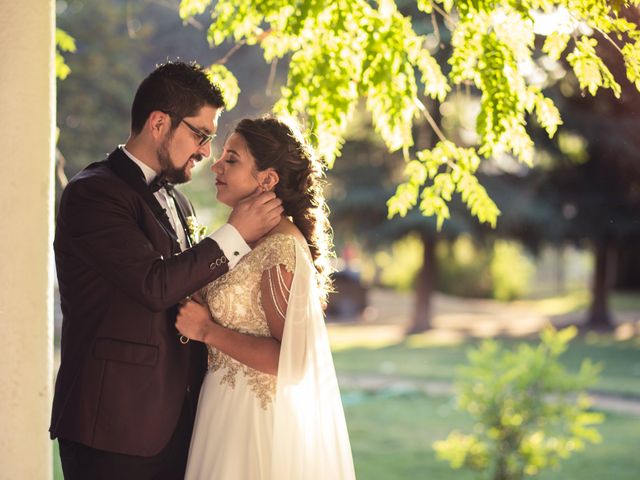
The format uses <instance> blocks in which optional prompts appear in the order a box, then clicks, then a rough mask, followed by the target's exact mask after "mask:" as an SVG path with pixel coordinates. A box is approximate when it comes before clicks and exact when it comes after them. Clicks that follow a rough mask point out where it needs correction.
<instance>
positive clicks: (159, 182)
mask: <svg viewBox="0 0 640 480" xmlns="http://www.w3.org/2000/svg"><path fill="white" fill-rule="evenodd" d="M149 188H150V189H151V191H152V192H153V193H155V192H157V191H158V190H160V189H161V188H164V189H165V190H166V191H167V192H170V191H171V190H173V184H172V183H169V181H168V180H167V179H166V177H165V176H164V175H158V176H157V177H156V178H154V179H153V180H152V181H151V183H150V184H149Z"/></svg>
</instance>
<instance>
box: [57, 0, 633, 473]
mask: <svg viewBox="0 0 640 480" xmlns="http://www.w3.org/2000/svg"><path fill="white" fill-rule="evenodd" d="M397 3H398V5H399V6H400V7H401V9H403V13H405V14H406V15H414V14H415V16H416V19H415V21H414V28H415V29H416V31H421V32H422V33H425V32H426V33H428V32H430V31H432V30H433V28H434V25H433V24H432V23H431V21H429V20H428V17H424V16H423V17H421V18H420V19H419V18H418V16H417V13H418V12H417V11H416V12H414V11H412V10H411V9H412V8H415V5H414V3H413V2H401V1H400V2H397ZM56 5H57V26H58V27H59V28H61V29H63V30H64V31H66V32H67V33H68V34H69V35H71V36H72V37H74V39H75V42H76V47H77V49H76V51H75V52H73V53H68V54H65V62H66V63H67V65H68V66H69V67H70V73H69V75H68V76H67V77H66V78H65V79H64V80H63V81H58V99H57V124H58V127H59V140H58V152H57V168H56V177H57V179H58V183H57V188H56V198H59V195H60V193H61V191H62V189H63V186H64V184H65V182H66V181H67V179H69V178H71V177H72V176H73V175H75V174H76V173H77V172H78V171H80V170H81V169H82V168H84V167H85V166H86V165H88V164H89V163H91V162H93V161H96V160H100V159H103V158H104V157H105V156H106V155H107V154H108V153H109V152H111V151H112V150H113V149H114V148H115V146H117V145H118V144H122V143H124V142H125V140H126V139H127V137H128V134H129V109H130V105H131V102H132V100H133V95H134V93H135V89H136V88H137V85H138V84H139V83H140V81H141V80H142V79H143V78H144V77H145V76H146V75H147V74H148V73H149V72H150V71H151V70H153V68H154V67H155V65H156V64H158V63H162V62H165V61H166V60H176V59H180V60H183V61H191V60H195V61H197V62H198V63H200V64H201V65H210V64H212V63H214V62H216V61H218V60H220V59H221V58H223V57H224V56H225V55H227V54H228V53H229V52H230V51H232V50H233V51H232V55H231V56H230V57H229V59H228V61H227V62H226V66H227V68H229V69H230V70H231V71H232V72H233V73H234V74H235V76H236V77H237V79H238V82H239V87H240V89H241V92H240V97H239V101H238V104H237V105H236V106H235V108H233V109H232V110H230V111H228V112H225V113H224V114H223V116H222V118H221V121H220V129H219V132H218V137H217V139H216V141H215V142H214V143H215V145H214V147H215V148H214V150H215V151H214V156H215V155H216V153H217V152H219V151H220V147H221V145H222V143H223V141H224V139H225V137H226V136H227V135H228V134H229V132H230V131H231V129H232V128H233V126H234V125H235V123H236V122H237V121H238V120H239V119H241V118H244V117H254V116H258V115H260V114H263V113H266V112H268V111H270V109H271V108H272V106H273V104H274V103H275V101H276V100H277V99H278V97H279V89H280V86H281V85H282V84H283V82H284V81H285V79H286V62H284V61H282V62H280V64H279V65H276V66H275V67H274V66H272V65H269V64H267V63H265V61H264V59H263V58H262V52H261V51H260V50H259V49H258V48H257V47H250V46H242V47H240V48H238V49H234V48H233V47H234V46H233V45H231V44H228V45H226V44H225V45H223V46H222V47H219V48H216V49H211V48H210V47H209V45H208V43H207V39H206V29H207V27H208V22H207V18H206V16H203V17H202V18H200V17H196V18H194V19H192V20H190V21H188V22H186V23H183V22H182V20H181V19H180V18H179V15H178V6H179V5H178V2H177V1H174V0H139V1H131V0H112V1H110V2H88V1H80V0H67V1H58V2H57V3H56ZM439 34H440V35H442V41H443V43H444V44H445V46H443V47H442V48H443V50H446V41H447V40H448V39H447V38H446V35H447V32H446V31H442V32H440V33H439ZM614 53H615V52H611V57H610V58H609V60H611V63H610V64H609V65H610V67H611V69H612V70H613V71H614V73H620V74H623V73H624V72H623V70H621V69H622V66H621V65H617V64H616V63H615V62H616V59H615V55H613V54H614ZM602 55H603V56H604V57H605V58H606V56H607V52H606V51H605V52H604V53H603V54H602ZM443 68H445V65H444V64H443ZM546 74H547V75H548V76H549V81H548V83H547V85H548V87H547V89H546V93H547V95H549V96H550V97H552V98H553V99H554V101H555V102H556V105H557V106H558V108H559V109H560V111H561V114H562V117H563V120H564V125H563V126H562V127H561V129H560V130H559V131H558V134H557V137H556V139H555V140H554V141H553V142H552V141H550V140H549V139H548V138H547V137H546V135H544V133H543V132H542V131H540V132H537V131H536V127H532V128H531V135H532V136H533V137H534V139H535V140H536V154H535V161H534V164H533V166H531V167H529V166H526V165H524V164H522V163H518V162H516V161H515V160H513V159H511V158H510V157H507V156H504V157H501V158H493V159H491V160H488V161H486V162H484V164H483V165H482V167H481V169H480V173H479V175H478V177H479V179H480V181H481V183H482V184H483V185H484V186H485V188H486V189H487V191H488V193H489V195H490V196H491V198H493V199H494V200H495V201H496V203H497V204H498V207H499V208H500V209H501V211H502V215H501V216H500V218H499V220H498V225H497V228H495V229H491V228H489V227H485V226H482V225H480V224H479V223H478V221H477V220H476V219H474V218H472V217H471V215H470V214H469V213H468V211H467V209H466V207H465V206H464V205H463V204H462V202H459V201H456V200H455V199H454V201H453V202H452V204H451V207H450V208H451V211H452V218H451V219H450V220H447V221H446V222H445V224H444V226H443V228H442V229H441V230H440V231H438V229H437V228H436V222H435V220H434V219H432V218H429V217H424V216H422V215H421V214H420V212H418V211H415V212H410V213H409V214H408V215H407V216H406V217H404V218H400V217H395V218H393V219H392V220H388V219H387V203H386V202H387V200H388V199H389V197H391V196H392V195H393V193H394V192H395V188H396V186H397V184H398V183H399V182H400V181H401V180H402V178H403V173H404V167H405V162H404V159H403V157H402V155H401V154H390V153H388V150H387V148H386V147H385V146H384V144H383V143H382V142H381V140H379V138H378V137H377V135H376V134H375V132H374V130H373V128H372V126H371V119H370V118H369V117H368V116H367V115H365V114H364V113H362V114H359V115H356V118H355V119H354V121H353V122H352V125H351V127H350V130H349V132H348V135H347V141H346V143H345V145H344V148H343V151H342V156H341V157H340V158H338V159H337V161H336V163H335V166H334V168H333V169H331V170H330V171H328V173H327V177H328V189H327V191H326V194H327V197H328V200H329V205H330V208H331V216H330V219H331V222H332V225H333V229H334V242H335V247H336V262H335V268H336V273H335V275H334V281H335V287H336V292H334V293H333V294H332V295H331V298H330V303H329V307H328V310H327V321H328V323H329V328H330V335H331V341H332V347H333V350H334V360H335V364H336V368H337V370H338V375H339V378H340V382H341V386H342V390H343V401H344V404H345V407H346V413H347V421H348V424H349V430H350V434H351V437H352V446H353V450H354V457H355V461H356V469H357V473H358V476H359V478H362V479H396V478H397V479H404V478H438V479H439V478H462V479H466V478H477V477H474V476H473V475H472V473H469V472H463V471H455V470H452V469H451V468H450V467H449V465H447V462H444V461H442V460H439V459H438V458H437V454H436V451H435V450H434V448H433V444H434V442H437V441H439V440H442V439H444V438H446V437H447V435H448V434H449V433H450V432H451V431H453V430H456V429H457V430H469V429H471V428H472V426H473V425H474V422H475V420H474V419H473V417H472V416H471V415H470V414H469V412H465V411H464V410H460V409H457V408H456V406H457V405H458V403H457V402H458V401H459V400H460V396H459V390H456V389H455V385H456V382H457V381H458V380H459V379H460V378H461V377H460V373H459V367H461V366H463V365H466V364H468V362H469V359H468V358H467V353H468V352H469V351H470V349H474V348H476V347H478V346H479V345H480V344H481V342H482V340H483V339H485V338H498V339H499V340H500V342H501V345H504V346H506V347H507V348H508V347H513V348H515V347H516V345H519V344H521V343H522V342H524V343H525V344H530V345H537V342H538V340H537V339H538V335H539V333H540V332H541V330H542V329H543V328H544V327H545V326H546V325H549V324H553V325H555V326H557V327H563V326H568V325H575V326H578V327H579V331H580V334H579V335H578V336H577V338H575V339H574V340H573V341H572V342H571V343H570V345H569V346H568V348H567V350H566V352H564V353H562V355H561V356H560V357H559V361H560V363H561V365H562V366H563V368H566V369H567V371H568V372H569V374H570V376H571V375H572V374H573V373H575V375H576V376H578V372H579V368H580V365H581V362H582V361H583V360H584V359H585V358H589V359H591V360H592V361H593V362H596V363H599V364H600V365H601V372H600V374H599V376H598V379H597V380H596V381H595V382H594V383H593V384H592V385H591V386H590V387H589V390H590V392H591V393H592V398H594V400H595V407H594V408H595V410H597V411H599V412H603V413H604V421H603V423H601V424H600V426H599V430H600V433H601V436H602V441H601V442H599V443H594V444H591V443H589V444H588V445H585V448H586V449H587V451H586V453H585V452H583V453H580V454H577V455H575V456H572V457H571V458H570V459H569V460H567V461H566V462H563V463H562V466H561V467H560V470H551V471H548V472H543V473H541V474H540V475H539V478H545V479H547V478H548V479H550V478H567V479H570V478H582V479H586V478H594V479H595V478H598V479H601V478H612V479H614V478H615V479H631V478H634V479H635V478H637V474H638V472H640V459H638V457H637V454H636V453H635V452H636V451H637V448H638V447H640V334H639V333H640V247H639V245H640V243H639V242H640V136H639V135H638V134H637V128H638V125H640V123H639V122H638V120H640V95H639V94H638V91H637V90H635V89H633V88H632V87H631V86H630V85H629V84H625V83H624V82H622V83H623V87H624V89H623V94H622V96H621V98H620V99H615V98H614V97H613V95H611V94H610V93H608V92H600V93H598V95H596V96H595V97H591V96H585V95H583V93H582V92H581V90H580V89H579V87H578V83H577V81H576V79H575V78H573V76H572V75H571V74H568V73H567V72H566V71H564V70H562V69H559V70H557V71H554V70H553V69H552V68H550V69H549V70H548V71H547V72H546ZM478 110H479V98H476V97H474V96H473V95H469V94H468V92H459V95H457V94H455V93H454V94H452V95H450V96H449V97H448V98H447V101H446V102H444V103H442V104H441V105H440V106H439V108H438V109H437V110H435V112H434V114H435V115H434V116H435V117H437V118H438V120H439V121H440V122H441V125H442V127H443V129H444V130H445V133H446V134H447V136H448V137H450V138H452V139H455V140H458V141H461V142H463V143H467V144H473V143H474V141H475V140H476V139H475V137H474V136H475V135H476V134H475V121H476V120H475V117H476V115H477V112H478ZM363 112H364V109H363ZM432 137H433V134H432V133H431V130H430V128H429V127H428V125H427V124H426V122H425V123H424V124H420V123H417V124H416V127H415V132H414V138H416V142H417V143H418V145H420V144H422V145H423V146H425V145H430V143H432V141H433V138H432ZM209 166H210V162H201V164H200V165H199V166H198V167H197V170H196V171H195V173H194V180H193V181H192V182H191V183H189V184H188V185H185V186H183V187H181V189H182V190H183V191H184V192H185V193H186V194H187V195H188V196H189V197H190V199H191V200H192V201H193V203H194V204H195V206H196V211H197V212H198V216H199V219H200V221H201V222H202V223H204V224H206V225H208V226H209V231H212V230H214V229H215V228H217V227H218V226H219V225H221V224H222V223H224V222H225V220H226V217H227V215H228V210H227V209H226V207H224V206H222V205H219V204H218V203H217V202H216V200H215V186H214V178H213V175H212V173H211V172H210V170H209ZM56 308H59V305H58V304H56ZM59 322H60V315H59V312H58V313H57V314H56V325H57V327H58V330H57V331H58V332H59ZM505 368H506V367H505ZM572 372H573V373H572ZM456 393H458V395H456ZM570 450H571V449H570ZM55 468H57V469H58V468H59V467H58V466H57V465H56V467H55ZM612 469H613V470H612ZM611 472H615V473H611ZM58 475H59V470H58ZM505 478H506V477H505Z"/></svg>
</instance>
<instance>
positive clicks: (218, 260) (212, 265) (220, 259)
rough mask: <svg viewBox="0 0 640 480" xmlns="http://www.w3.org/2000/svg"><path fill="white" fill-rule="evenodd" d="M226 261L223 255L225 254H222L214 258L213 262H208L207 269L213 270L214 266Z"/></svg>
mask: <svg viewBox="0 0 640 480" xmlns="http://www.w3.org/2000/svg"><path fill="white" fill-rule="evenodd" d="M227 261H228V260H227V257H225V256H224V255H223V256H222V257H220V258H217V259H216V260H215V262H211V263H210V264H209V269H210V270H215V268H216V267H219V266H220V265H223V264H225V263H227Z"/></svg>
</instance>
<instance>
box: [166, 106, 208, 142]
mask: <svg viewBox="0 0 640 480" xmlns="http://www.w3.org/2000/svg"><path fill="white" fill-rule="evenodd" d="M161 111H162V112H163V113H166V114H167V115H170V116H172V117H176V118H180V117H178V115H176V114H175V113H173V112H165V111H164V110H161ZM180 121H181V122H182V123H184V124H185V125H186V126H187V127H188V128H189V130H191V131H192V132H193V133H195V134H196V136H197V137H198V138H199V139H200V140H198V146H200V147H203V146H204V145H206V144H207V143H211V142H212V141H213V139H214V138H216V134H215V133H213V134H211V135H208V134H206V133H204V132H203V131H202V130H200V129H199V128H196V127H194V126H193V125H191V124H190V123H189V122H187V121H186V120H185V119H184V118H180Z"/></svg>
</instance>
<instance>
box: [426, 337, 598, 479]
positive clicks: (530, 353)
mask: <svg viewBox="0 0 640 480" xmlns="http://www.w3.org/2000/svg"><path fill="white" fill-rule="evenodd" d="M576 332H577V330H576V328H575V327H570V328H567V329H565V330H561V331H556V330H554V329H553V328H548V329H546V330H544V331H543V332H542V334H541V337H540V340H541V341H540V343H539V344H538V345H530V344H526V343H522V344H520V345H518V346H517V347H516V348H515V349H513V350H508V349H504V348H503V347H501V346H500V345H499V344H498V343H497V342H495V341H491V340H489V341H486V342H484V343H483V344H482V345H481V346H480V347H479V348H478V349H474V350H472V351H471V352H470V353H469V365H468V366H467V367H465V368H464V369H462V370H461V371H460V375H459V380H458V382H457V389H458V404H459V407H460V408H462V409H464V410H466V411H467V412H469V413H470V414H471V416H472V417H474V419H475V420H476V425H475V427H474V429H473V430H474V431H473V433H472V434H468V435H465V434H462V433H459V432H452V433H451V434H450V435H449V436H448V437H447V439H445V440H443V441H439V442H435V443H434V445H433V447H434V449H435V451H436V454H437V455H438V458H440V459H442V460H445V461H448V462H449V464H450V465H451V467H452V468H455V469H458V468H462V467H466V468H471V469H473V470H476V471H480V472H486V473H488V474H491V473H490V472H501V476H500V477H499V478H508V479H511V480H517V479H521V478H524V477H525V476H531V475H535V474H537V473H539V472H540V471H541V470H543V469H545V468H549V467H555V466H557V465H558V464H559V462H560V460H561V459H563V458H567V457H568V456H570V455H571V454H572V453H573V452H575V451H579V450H582V449H583V448H584V446H585V444H586V443H587V442H589V443H597V442H599V441H600V440H601V439H600V435H599V433H598V431H597V430H596V429H595V428H594V425H596V424H598V423H600V422H602V420H603V416H602V414H600V413H596V412H592V411H590V410H589V408H590V406H591V404H590V402H589V399H588V397H586V395H585V393H584V390H585V388H587V387H588V386H590V385H592V384H593V383H594V382H595V380H596V378H597V375H598V373H599V367H598V366H597V365H593V364H592V363H591V362H589V361H588V360H585V361H584V362H583V364H582V366H581V368H580V371H579V372H578V373H577V374H575V373H572V372H568V371H567V370H566V369H565V368H564V367H563V366H562V364H560V363H559V361H558V359H559V357H560V355H561V354H562V353H564V352H565V351H566V350H567V346H568V343H569V342H570V340H571V339H572V338H574V337H575V335H576ZM576 397H577V401H576ZM494 478H498V477H494Z"/></svg>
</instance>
